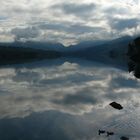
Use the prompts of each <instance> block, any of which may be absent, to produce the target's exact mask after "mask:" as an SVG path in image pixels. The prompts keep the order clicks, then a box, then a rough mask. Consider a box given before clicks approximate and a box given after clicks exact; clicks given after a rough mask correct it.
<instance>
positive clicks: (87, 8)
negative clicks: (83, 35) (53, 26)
mask: <svg viewBox="0 0 140 140" xmlns="http://www.w3.org/2000/svg"><path fill="white" fill-rule="evenodd" d="M53 9H54V10H56V9H58V10H62V12H64V13H65V14H68V15H69V14H70V15H74V16H76V17H81V18H83V17H85V16H89V15H91V14H92V12H93V10H96V5H95V4H93V3H91V4H78V3H63V4H58V5H53V6H52V10H53Z"/></svg>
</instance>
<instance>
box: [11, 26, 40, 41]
mask: <svg viewBox="0 0 140 140" xmlns="http://www.w3.org/2000/svg"><path fill="white" fill-rule="evenodd" d="M11 33H12V34H13V35H15V39H16V40H21V39H30V38H31V39H32V38H35V37H37V36H39V34H40V32H39V30H38V29H37V28H35V27H27V28H14V29H12V30H11Z"/></svg>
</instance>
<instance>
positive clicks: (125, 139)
mask: <svg viewBox="0 0 140 140" xmlns="http://www.w3.org/2000/svg"><path fill="white" fill-rule="evenodd" d="M120 139H121V140H129V138H127V137H124V136H122V137H121V138H120Z"/></svg>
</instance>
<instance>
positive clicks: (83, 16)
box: [0, 0, 140, 45]
mask: <svg viewBox="0 0 140 140" xmlns="http://www.w3.org/2000/svg"><path fill="white" fill-rule="evenodd" d="M139 7H140V0H123V1H122V0H117V1H116V0H98V1H97V0H69V1H67V0H55V1H54V0H0V42H9V41H14V40H16V41H28V40H33V41H49V42H60V43H63V44H64V45H70V44H76V43H78V42H81V41H87V40H103V39H114V38H118V37H121V36H125V35H131V36H132V35H138V34H139V33H140V26H139V23H140V19H139V16H140V8H139Z"/></svg>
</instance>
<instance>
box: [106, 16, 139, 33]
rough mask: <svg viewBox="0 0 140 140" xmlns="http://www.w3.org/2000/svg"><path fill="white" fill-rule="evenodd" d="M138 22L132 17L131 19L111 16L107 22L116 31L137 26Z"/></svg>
mask: <svg viewBox="0 0 140 140" xmlns="http://www.w3.org/2000/svg"><path fill="white" fill-rule="evenodd" d="M139 22H140V21H139V19H137V18H132V19H131V18H130V19H117V18H112V20H110V21H109V24H110V26H111V28H112V29H115V30H117V31H122V30H125V29H131V28H137V26H138V25H139Z"/></svg>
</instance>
